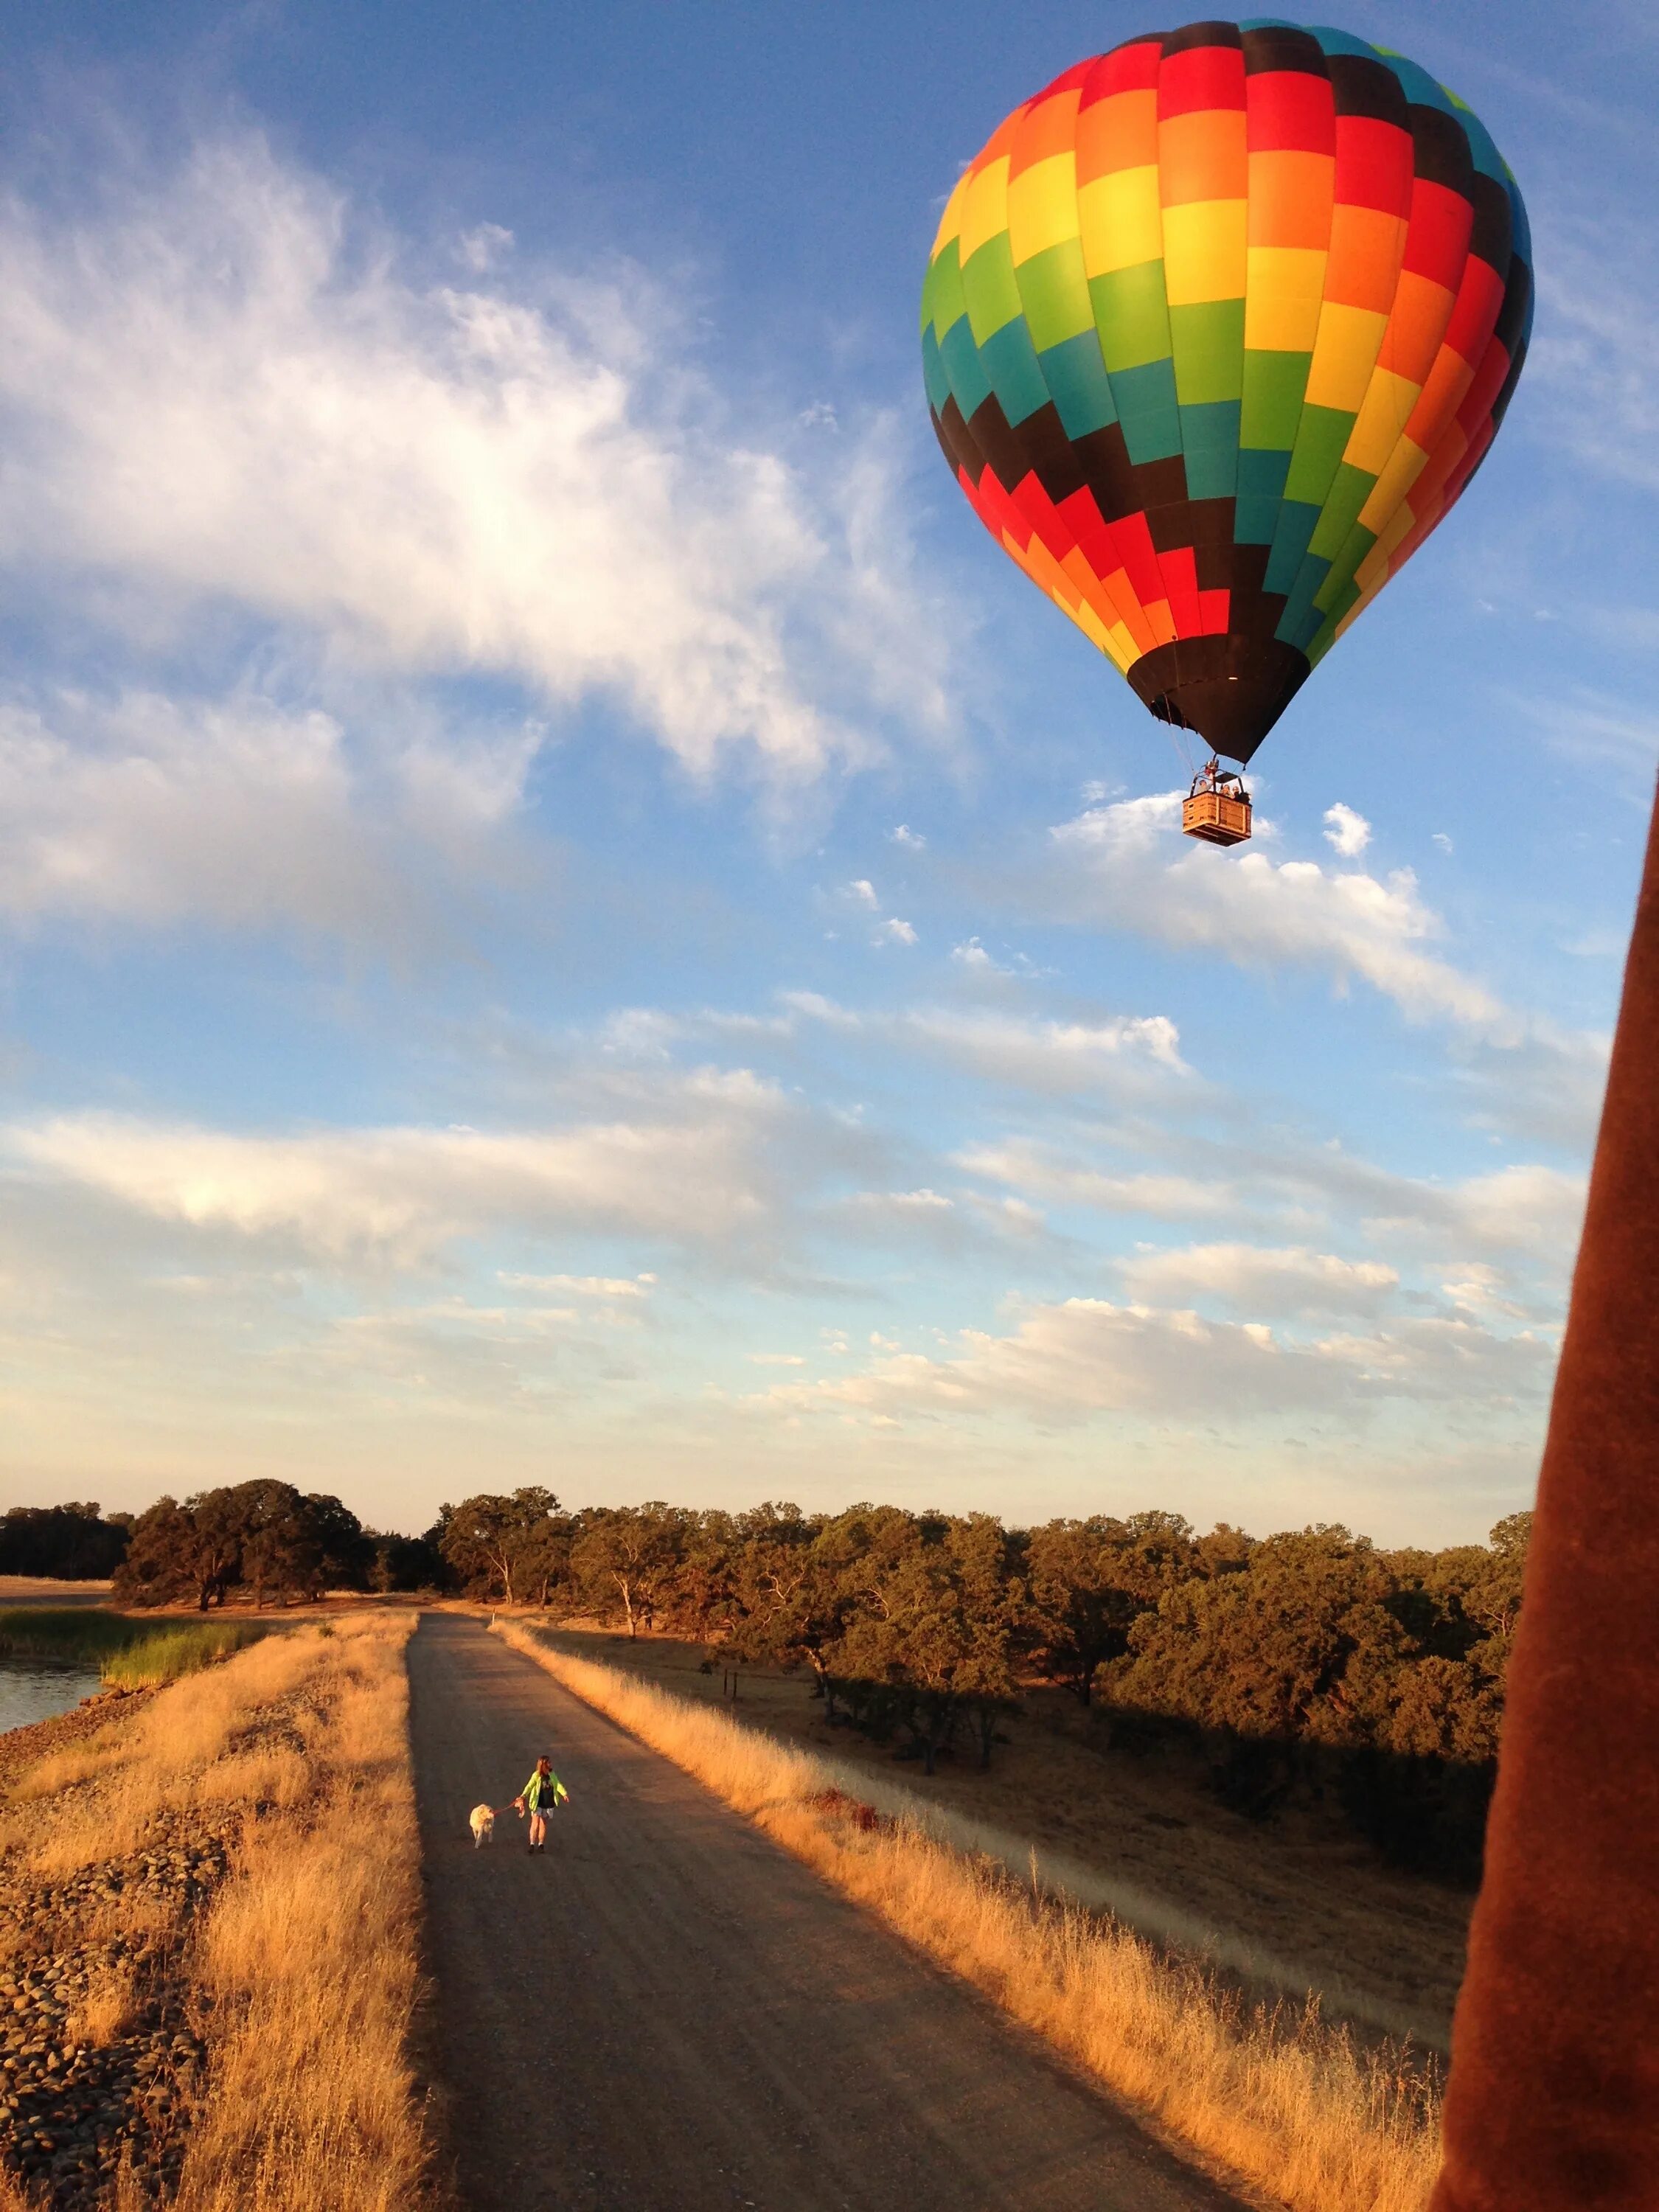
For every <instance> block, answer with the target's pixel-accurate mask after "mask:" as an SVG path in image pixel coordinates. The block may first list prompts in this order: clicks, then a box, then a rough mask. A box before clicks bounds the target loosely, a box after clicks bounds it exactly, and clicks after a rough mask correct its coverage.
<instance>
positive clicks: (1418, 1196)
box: [956, 1128, 1584, 1289]
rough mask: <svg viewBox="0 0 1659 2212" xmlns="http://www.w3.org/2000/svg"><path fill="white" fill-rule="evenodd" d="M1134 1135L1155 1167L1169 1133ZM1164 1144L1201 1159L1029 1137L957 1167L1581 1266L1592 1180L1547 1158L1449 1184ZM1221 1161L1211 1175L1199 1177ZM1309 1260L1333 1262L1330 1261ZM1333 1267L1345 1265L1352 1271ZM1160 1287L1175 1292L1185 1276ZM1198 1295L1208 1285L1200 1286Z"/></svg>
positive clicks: (1041, 1194)
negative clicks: (1061, 1149)
mask: <svg viewBox="0 0 1659 2212" xmlns="http://www.w3.org/2000/svg"><path fill="white" fill-rule="evenodd" d="M1133 1135H1134V1138H1135V1139H1136V1151H1137V1152H1138V1155H1139V1158H1141V1159H1142V1160H1144V1159H1145V1158H1146V1156H1147V1154H1148V1153H1149V1152H1151V1153H1152V1156H1153V1157H1154V1158H1155V1157H1156V1155H1157V1152H1158V1149H1159V1139H1158V1133H1157V1132H1156V1131H1153V1130H1150V1129H1146V1128H1142V1129H1139V1130H1137V1131H1136V1132H1134V1133H1133ZM1163 1148H1164V1149H1165V1150H1168V1151H1170V1152H1176V1151H1179V1152H1181V1153H1182V1155H1183V1157H1186V1158H1190V1159H1192V1161H1193V1163H1194V1167H1193V1169H1192V1170H1188V1169H1178V1170H1173V1171H1169V1172H1160V1171H1159V1170H1158V1169H1157V1168H1156V1167H1146V1166H1137V1167H1135V1168H1133V1169H1130V1170H1121V1171H1120V1170H1115V1169H1113V1168H1112V1167H1110V1166H1108V1167H1104V1168H1102V1167H1097V1166H1094V1165H1092V1164H1088V1163H1087V1162H1085V1161H1084V1160H1080V1159H1079V1158H1077V1157H1076V1155H1075V1154H1068V1155H1065V1156H1062V1155H1060V1154H1057V1153H1055V1152H1053V1151H1051V1150H1049V1149H1048V1148H1046V1147H1045V1146H1041V1145H1038V1144H1036V1143H1035V1142H1033V1141H1031V1140H1030V1139H1024V1138H1016V1139H1006V1140H1005V1141H1003V1142H1002V1143H1000V1144H984V1145H977V1146H969V1147H967V1148H966V1149H965V1150H963V1151H962V1152H958V1153H957V1155H956V1164H957V1166H958V1167H960V1168H963V1169H964V1170H966V1171H967V1172H968V1173H969V1174H974V1175H980V1176H985V1177H987V1179H990V1180H993V1181H995V1182H1002V1183H1006V1184H1007V1185H1008V1186H1009V1187H1010V1188H1013V1189H1015V1190H1019V1191H1024V1192H1027V1193H1029V1194H1030V1195H1032V1196H1033V1197H1035V1198H1038V1199H1041V1200H1046V1201H1047V1202H1048V1203H1049V1204H1050V1205H1054V1206H1086V1207H1091V1208H1095V1209H1097V1210H1098V1211H1100V1212H1106V1213H1114V1214H1144V1215H1146V1216H1147V1217H1149V1218H1152V1219H1162V1220H1170V1221H1181V1220H1193V1219H1208V1220H1212V1221H1218V1222H1219V1221H1225V1222H1228V1223H1230V1224H1231V1223H1239V1224H1244V1223H1249V1222H1251V1221H1264V1220H1273V1219H1275V1218H1277V1219H1278V1220H1279V1221H1283V1222H1286V1223H1288V1222H1291V1221H1299V1222H1300V1223H1301V1224H1302V1225H1304V1226H1307V1227H1312V1226H1315V1225H1326V1224H1334V1225H1344V1226H1347V1225H1352V1226H1353V1227H1356V1228H1358V1231H1360V1232H1361V1233H1362V1234H1363V1235H1364V1238H1365V1240H1366V1242H1367V1243H1371V1244H1376V1243H1379V1242H1383V1243H1389V1245H1391V1246H1395V1247H1398V1248H1399V1249H1400V1250H1401V1251H1402V1252H1409V1253H1410V1254H1412V1255H1413V1256H1420V1255H1423V1254H1424V1253H1425V1252H1431V1251H1432V1252H1438V1253H1441V1254H1443V1255H1449V1254H1450V1253H1452V1252H1454V1251H1456V1252H1460V1253H1463V1252H1471V1253H1474V1254H1475V1255H1477V1256H1479V1255H1481V1254H1483V1253H1484V1254H1485V1255H1492V1254H1498V1253H1522V1254H1525V1255H1528V1256H1529V1257H1530V1258H1532V1259H1533V1260H1534V1261H1538V1262H1540V1263H1541V1265H1543V1266H1545V1267H1547V1268H1549V1269H1551V1270H1552V1271H1553V1272H1554V1273H1555V1274H1556V1275H1558V1276H1559V1275H1563V1274H1565V1270H1566V1269H1567V1267H1569V1266H1570V1264H1571V1258H1572V1254H1573V1251H1574V1249H1575V1248H1576V1246H1577V1238H1578V1231H1579V1227H1580V1225H1581V1223H1582V1221H1583V1209H1584V1178H1583V1175H1582V1174H1577V1173H1568V1172H1567V1171H1565V1170H1562V1169H1559V1168H1553V1167H1550V1166H1547V1165H1545V1164H1541V1163H1536V1162H1534V1163H1528V1164H1516V1165H1514V1166H1511V1167H1506V1168H1498V1169H1494V1170H1492V1171H1491V1172H1490V1173H1488V1174H1486V1175H1480V1176H1468V1177H1466V1178H1465V1179H1464V1180H1463V1181H1462V1182H1449V1183H1441V1182H1430V1181H1429V1180H1427V1179H1426V1178H1425V1177H1421V1176H1403V1175H1397V1174H1395V1173H1393V1172H1392V1171H1390V1170H1388V1169H1386V1168H1379V1167H1376V1166H1375V1165H1373V1164H1372V1163H1370V1161H1368V1160H1364V1159H1362V1158H1358V1156H1357V1155H1355V1154H1354V1153H1352V1152H1346V1151H1345V1150H1343V1149H1342V1148H1341V1147H1340V1146H1336V1145H1329V1144H1328V1145H1302V1146H1297V1145H1294V1144H1290V1145H1285V1146H1279V1147H1276V1146H1274V1145H1273V1143H1272V1142H1270V1141H1267V1140H1263V1139H1251V1138H1249V1137H1247V1136H1245V1135H1243V1134H1242V1133H1241V1135H1240V1137H1239V1138H1238V1139H1237V1141H1235V1142H1234V1143H1232V1144H1231V1145H1229V1146H1225V1147H1218V1148H1216V1149H1214V1150H1213V1151H1212V1150H1211V1149H1210V1148H1208V1147H1206V1146H1203V1145H1201V1144H1194V1142H1193V1141H1192V1140H1191V1139H1186V1140H1179V1141H1176V1140H1173V1133H1170V1137H1169V1138H1166V1139H1165V1140H1164V1146H1163ZM1211 1164H1213V1172H1212V1173H1201V1172H1197V1171H1195V1170H1197V1169H1198V1168H1199V1167H1200V1166H1209V1165H1211ZM1197 1249H1199V1250H1200V1251H1208V1252H1209V1253H1211V1254H1212V1255H1222V1256H1221V1257H1218V1258H1217V1259H1216V1261H1215V1264H1217V1265H1218V1266H1220V1265H1224V1264H1227V1262H1226V1261H1225V1255H1232V1254H1235V1253H1237V1252H1241V1251H1244V1250H1248V1249H1249V1248H1248V1247H1239V1246H1235V1245H1232V1244H1218V1245H1215V1246H1212V1247H1200V1248H1197ZM1293 1249H1296V1250H1297V1251H1300V1250H1301V1249H1302V1248H1299V1247H1297V1248H1293ZM1189 1256H1190V1255H1189ZM1306 1256H1307V1258H1308V1259H1309V1261H1311V1262H1317V1263H1319V1264H1323V1261H1322V1255H1317V1254H1311V1253H1310V1254H1308V1255H1306ZM1279 1257H1280V1258H1281V1259H1282V1258H1283V1257H1284V1255H1283V1254H1282V1253H1281V1254H1280V1255H1279ZM1147 1264H1148V1265H1149V1266H1152V1267H1153V1268H1154V1270H1156V1268H1157V1267H1158V1265H1160V1264H1170V1265H1173V1264H1174V1259H1173V1255H1159V1258H1158V1260H1157V1261H1150V1262H1148V1263H1147ZM1331 1264H1332V1265H1333V1266H1334V1267H1338V1268H1340V1267H1342V1266H1344V1265H1345V1264H1346V1263H1344V1262H1342V1261H1333V1262H1332V1263H1331ZM1160 1287H1164V1288H1175V1287H1176V1283H1175V1279H1174V1278H1173V1277H1172V1278H1171V1279H1170V1283H1169V1284H1168V1285H1161V1286H1160ZM1192 1287H1193V1288H1194V1289H1196V1288H1198V1287H1200V1285H1199V1284H1198V1282H1197V1280H1196V1279H1193V1280H1192Z"/></svg>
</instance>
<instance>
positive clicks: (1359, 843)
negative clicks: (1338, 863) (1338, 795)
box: [1325, 799, 1371, 860]
mask: <svg viewBox="0 0 1659 2212" xmlns="http://www.w3.org/2000/svg"><path fill="white" fill-rule="evenodd" d="M1325 842H1326V843H1327V844H1328V846H1330V848H1332V850H1333V851H1334V853H1336V854H1338V856H1339V857H1340V859H1342V860H1358V857H1359V855H1360V854H1362V853H1363V852H1364V849H1365V848H1366V846H1367V845H1369V844H1370V842H1371V825H1370V823H1369V822H1367V821H1366V819H1365V817H1364V815H1363V814H1356V813H1355V812H1354V811H1353V809H1352V806H1345V805H1343V804H1342V802H1341V800H1340V799H1338V800H1337V802H1336V804H1335V805H1334V806H1328V807H1327V808H1326V809H1325Z"/></svg>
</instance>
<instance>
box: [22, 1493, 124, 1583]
mask: <svg viewBox="0 0 1659 2212" xmlns="http://www.w3.org/2000/svg"><path fill="white" fill-rule="evenodd" d="M130 1525H131V1515H125V1516H120V1517H119V1518H118V1519H112V1520H108V1521H106V1520H105V1519H104V1517H103V1516H102V1513H101V1512H100V1509H99V1507H98V1506H96V1505H95V1504H90V1503H87V1504H81V1503H76V1504H69V1505H14V1506H12V1507H11V1508H10V1510H9V1511H8V1512H6V1513H3V1514H0V1575H52V1576H55V1577H59V1578H60V1579H62V1580H63V1581H65V1582H101V1581H102V1580H103V1578H104V1577H105V1576H106V1575H112V1574H113V1573H114V1572H115V1570H116V1569H117V1568H118V1566H119V1565H120V1564H121V1562H122V1560H123V1559H125V1556H126V1549H127V1530H128V1528H129V1526H130Z"/></svg>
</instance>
